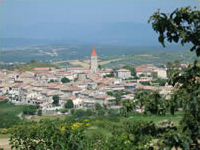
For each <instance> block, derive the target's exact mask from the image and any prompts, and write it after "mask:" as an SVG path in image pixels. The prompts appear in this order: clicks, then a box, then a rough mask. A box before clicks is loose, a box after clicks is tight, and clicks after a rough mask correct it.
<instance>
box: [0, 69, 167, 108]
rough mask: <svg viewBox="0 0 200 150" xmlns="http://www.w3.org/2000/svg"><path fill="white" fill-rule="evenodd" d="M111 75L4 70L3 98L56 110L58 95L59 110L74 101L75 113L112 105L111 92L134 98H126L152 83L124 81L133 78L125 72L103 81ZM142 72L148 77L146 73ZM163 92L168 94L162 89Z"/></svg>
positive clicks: (84, 71) (0, 85) (0, 92)
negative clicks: (65, 80) (55, 98)
mask: <svg viewBox="0 0 200 150" xmlns="http://www.w3.org/2000/svg"><path fill="white" fill-rule="evenodd" d="M143 68H144V67H143ZM137 70H138V69H137V68H136V71H137ZM112 71H113V70H112V69H105V70H99V71H98V72H96V73H90V71H89V69H87V68H68V69H64V68H62V69H56V68H53V67H45V68H35V69H34V70H33V71H19V70H15V71H8V70H1V72H0V74H1V80H0V96H1V97H4V98H5V97H6V98H7V99H9V101H11V102H12V103H16V104H32V105H39V106H40V107H41V108H42V109H44V110H48V109H54V107H53V105H52V102H53V96H54V95H58V96H59V98H60V100H59V104H60V108H62V107H64V104H65V103H66V101H67V100H68V99H71V100H72V101H73V103H74V106H75V108H76V109H93V108H94V105H95V103H99V104H101V105H102V106H109V105H112V104H113V102H112V100H113V99H114V97H112V96H110V95H108V94H107V92H110V91H129V92H130V93H131V94H127V95H125V96H124V98H129V99H130V98H134V93H135V92H136V90H137V89H139V88H141V87H142V85H141V84H140V81H144V80H146V79H145V78H149V79H150V77H148V76H147V77H141V78H139V79H138V80H136V82H132V81H129V80H124V79H126V78H130V77H131V72H130V71H129V70H126V69H120V70H118V71H117V76H116V77H113V78H109V77H106V78H104V77H105V75H108V74H110V73H111V72H112ZM154 71H155V69H154ZM141 72H142V73H143V74H144V73H148V72H147V71H146V70H142V71H141ZM63 77H66V78H68V79H70V82H69V83H62V82H61V79H62V78H63ZM143 88H144V89H145V87H143ZM146 88H147V87H146ZM165 88H167V87H165ZM163 90H164V91H166V89H161V91H163ZM55 109H57V107H55Z"/></svg>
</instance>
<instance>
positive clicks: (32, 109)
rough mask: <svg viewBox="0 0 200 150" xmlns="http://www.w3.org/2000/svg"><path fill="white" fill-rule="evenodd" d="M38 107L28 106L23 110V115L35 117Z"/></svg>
mask: <svg viewBox="0 0 200 150" xmlns="http://www.w3.org/2000/svg"><path fill="white" fill-rule="evenodd" d="M37 108H38V106H35V105H30V106H28V107H26V108H25V109H24V110H23V114H24V115H35V113H36V110H37Z"/></svg>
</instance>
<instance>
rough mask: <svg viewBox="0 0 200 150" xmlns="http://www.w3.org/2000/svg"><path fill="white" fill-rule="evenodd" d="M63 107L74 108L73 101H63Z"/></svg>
mask: <svg viewBox="0 0 200 150" xmlns="http://www.w3.org/2000/svg"><path fill="white" fill-rule="evenodd" d="M65 108H67V109H71V108H74V103H73V102H72V100H71V99H68V100H67V102H66V103H65Z"/></svg>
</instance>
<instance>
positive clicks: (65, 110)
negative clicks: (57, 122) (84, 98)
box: [61, 109, 69, 114]
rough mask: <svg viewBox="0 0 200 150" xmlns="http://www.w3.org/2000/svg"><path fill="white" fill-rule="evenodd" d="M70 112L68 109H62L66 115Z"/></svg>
mask: <svg viewBox="0 0 200 150" xmlns="http://www.w3.org/2000/svg"><path fill="white" fill-rule="evenodd" d="M68 111H69V110H68V109H62V110H61V112H62V113H63V114H64V113H66V112H68Z"/></svg>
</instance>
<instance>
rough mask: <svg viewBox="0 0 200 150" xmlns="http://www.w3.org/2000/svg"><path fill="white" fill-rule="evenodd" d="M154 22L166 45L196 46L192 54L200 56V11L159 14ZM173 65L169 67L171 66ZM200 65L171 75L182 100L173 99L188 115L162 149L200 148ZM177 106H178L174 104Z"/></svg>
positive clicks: (197, 64)
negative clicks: (194, 52)
mask: <svg viewBox="0 0 200 150" xmlns="http://www.w3.org/2000/svg"><path fill="white" fill-rule="evenodd" d="M150 21H152V27H153V29H154V30H155V31H156V32H158V33H159V38H158V39H159V41H160V42H161V43H162V44H163V46H164V39H165V38H167V40H168V41H169V42H172V41H174V42H176V43H177V42H179V40H181V44H182V45H184V44H185V43H189V42H190V43H192V45H193V46H192V48H191V49H190V51H196V55H197V56H200V11H199V10H196V9H194V10H192V9H191V8H190V7H185V8H181V9H176V10H175V11H173V12H172V13H171V14H169V15H166V14H164V13H160V12H159V11H158V12H156V13H154V14H153V15H152V16H151V18H150ZM168 66H169V64H168ZM199 70H200V63H199V61H195V62H194V64H193V65H190V66H189V67H188V68H186V69H183V70H179V69H176V70H173V71H172V72H171V73H170V84H171V85H173V86H174V87H175V89H176V93H174V94H179V95H178V96H179V97H180V98H177V97H176V95H174V97H173V99H177V100H179V102H178V103H179V104H181V105H182V107H183V110H184V116H183V118H182V121H181V126H180V127H179V130H178V131H173V130H172V131H169V132H167V133H166V134H165V135H164V137H163V140H161V143H162V144H161V146H160V147H162V148H164V147H165V148H167V149H172V148H173V147H175V148H182V149H187V150H189V149H194V150H196V149H200V144H199V142H198V141H199V139H200V116H199V115H200V92H199V91H200V81H199V78H200V72H199ZM173 106H175V105H174V104H173Z"/></svg>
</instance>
